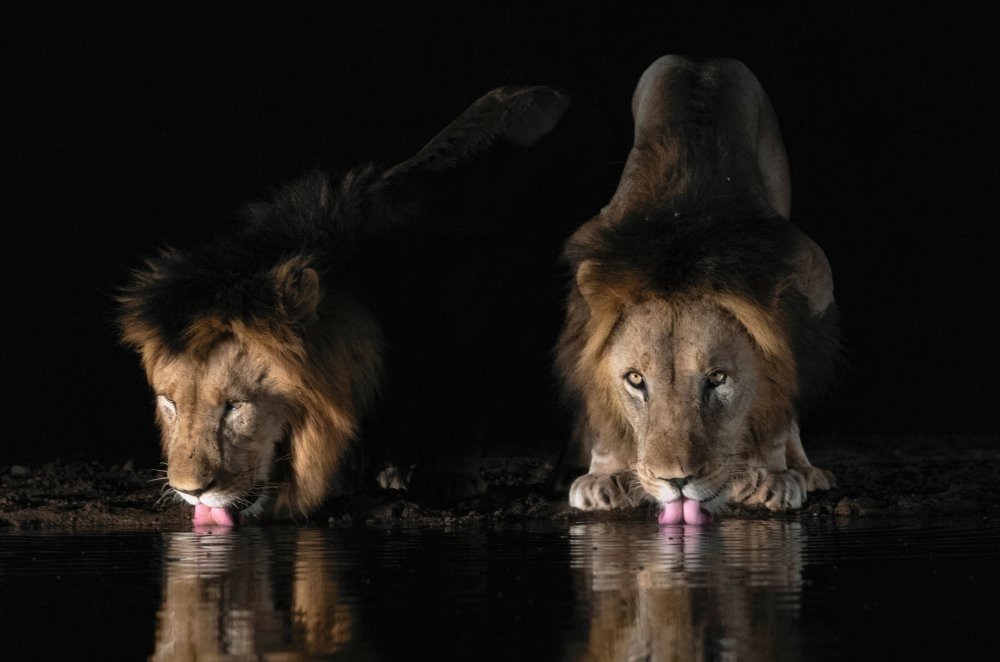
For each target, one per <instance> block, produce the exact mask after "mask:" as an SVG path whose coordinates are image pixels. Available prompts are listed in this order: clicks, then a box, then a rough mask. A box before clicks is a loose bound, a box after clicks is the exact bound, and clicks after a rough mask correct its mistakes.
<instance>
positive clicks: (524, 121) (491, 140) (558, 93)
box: [384, 86, 570, 179]
mask: <svg viewBox="0 0 1000 662" xmlns="http://www.w3.org/2000/svg"><path fill="white" fill-rule="evenodd" d="M569 105H570V99H569V94H568V93H567V92H565V91H564V90H561V89H559V88H556V87H547V86H535V87H517V86H507V87H498V88H497V89H495V90H492V91H490V92H487V93H486V94H484V95H483V96H481V97H480V98H479V99H478V100H476V102H475V103H473V104H472V105H471V106H469V108H468V109H466V110H465V112H463V113H462V114H461V115H459V116H458V117H457V118H456V119H455V120H453V121H452V122H451V123H450V124H449V125H448V126H446V127H445V128H444V129H442V130H441V132H440V133H438V134H437V135H436V136H434V137H433V138H431V140H430V142H428V143H427V144H426V145H425V146H424V147H423V148H422V149H421V150H420V151H419V152H417V153H416V154H415V155H414V156H412V157H410V158H408V159H407V160H405V161H403V162H402V163H400V164H399V165H397V166H395V167H394V168H391V169H390V170H388V171H387V172H386V173H385V175H384V177H385V178H387V179H388V178H392V177H396V176H398V175H401V174H408V173H411V172H417V171H423V172H437V171H442V170H450V169H452V168H456V167H459V166H462V165H464V164H466V163H468V162H470V161H472V160H474V159H476V158H478V157H480V156H483V155H484V154H486V153H488V152H489V151H490V150H492V149H493V148H495V147H496V146H497V145H500V144H505V145H507V146H509V147H514V148H518V149H528V148H530V147H532V146H534V145H535V144H536V143H537V142H538V141H540V140H541V139H542V138H544V137H545V136H546V135H548V134H549V133H550V132H551V131H552V130H553V129H554V128H555V127H556V125H557V124H559V120H560V119H562V116H563V115H564V114H565V113H566V111H567V109H568V108H569Z"/></svg>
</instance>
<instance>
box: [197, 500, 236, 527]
mask: <svg viewBox="0 0 1000 662" xmlns="http://www.w3.org/2000/svg"><path fill="white" fill-rule="evenodd" d="M194 523H195V526H205V525H210V524H216V525H219V526H235V524H236V519H235V518H234V517H233V514H232V513H231V512H229V511H228V510H226V509H225V508H212V507H211V506H206V505H205V504H203V503H199V504H196V505H195V507H194Z"/></svg>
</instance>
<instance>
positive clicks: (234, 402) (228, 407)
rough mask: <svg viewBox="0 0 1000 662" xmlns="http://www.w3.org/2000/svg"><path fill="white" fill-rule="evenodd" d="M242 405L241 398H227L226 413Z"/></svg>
mask: <svg viewBox="0 0 1000 662" xmlns="http://www.w3.org/2000/svg"><path fill="white" fill-rule="evenodd" d="M242 406H243V400H227V401H226V413H227V414H228V413H229V412H231V411H235V410H237V409H239V408H240V407H242Z"/></svg>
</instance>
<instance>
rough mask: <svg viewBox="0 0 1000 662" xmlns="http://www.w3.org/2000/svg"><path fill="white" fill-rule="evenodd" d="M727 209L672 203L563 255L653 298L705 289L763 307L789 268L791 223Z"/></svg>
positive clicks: (572, 244)
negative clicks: (595, 267) (635, 283)
mask: <svg viewBox="0 0 1000 662" xmlns="http://www.w3.org/2000/svg"><path fill="white" fill-rule="evenodd" d="M730 206H731V205H729V204H727V201H725V200H721V201H719V200H715V201H712V202H710V203H707V204H686V203H685V202H684V201H672V202H671V203H670V204H664V205H661V206H659V207H656V208H650V209H648V210H646V211H644V212H639V213H633V214H630V215H629V216H627V217H625V218H623V219H621V220H620V221H618V222H616V223H614V224H612V225H610V226H603V227H600V228H599V229H598V230H597V231H596V232H594V233H590V234H589V236H587V237H586V238H585V240H584V241H571V242H570V243H569V244H568V245H567V249H566V256H567V258H568V259H569V261H570V263H571V264H573V265H579V264H581V263H583V262H584V261H588V260H589V261H592V262H594V263H595V264H596V265H598V270H597V272H596V273H597V274H599V277H598V278H599V281H604V282H608V283H612V282H621V281H623V280H631V281H636V280H637V281H638V282H641V283H643V285H644V286H645V287H647V288H649V289H648V291H649V292H650V293H653V294H656V295H658V296H661V297H670V296H674V295H678V294H682V293H684V292H699V291H706V290H708V291H715V292H727V293H732V294H737V295H740V296H743V297H747V298H750V299H751V300H753V301H755V302H756V303H759V304H766V303H767V302H769V301H770V300H772V299H773V297H774V296H775V295H776V288H778V287H779V286H780V284H781V283H783V282H785V281H786V280H787V278H788V275H789V273H790V271H791V265H790V264H789V256H790V255H792V253H793V246H794V241H795V235H794V228H793V227H792V226H791V225H790V224H789V223H788V221H787V220H785V219H783V218H781V217H780V216H777V215H776V214H768V213H760V214H752V213H747V212H746V211H745V209H746V206H745V205H744V206H743V207H742V209H741V207H740V206H735V207H733V208H727V207H730Z"/></svg>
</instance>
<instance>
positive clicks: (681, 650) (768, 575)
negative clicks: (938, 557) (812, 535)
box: [570, 520, 802, 660]
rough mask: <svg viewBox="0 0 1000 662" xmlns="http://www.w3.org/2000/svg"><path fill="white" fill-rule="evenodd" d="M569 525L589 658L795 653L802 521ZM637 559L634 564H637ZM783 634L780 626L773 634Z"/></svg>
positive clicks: (781, 655) (755, 656)
mask: <svg viewBox="0 0 1000 662" xmlns="http://www.w3.org/2000/svg"><path fill="white" fill-rule="evenodd" d="M630 525H634V524H633V523H628V522H617V523H616V522H609V523H595V524H586V525H578V526H574V527H573V528H572V529H571V530H570V540H571V550H572V554H573V566H574V567H575V568H578V569H580V570H582V571H583V573H584V575H585V576H587V577H588V578H589V580H590V581H589V590H588V595H587V596H581V598H582V599H581V601H589V602H592V604H593V605H594V606H593V608H592V616H591V622H590V632H589V635H588V638H587V641H586V646H587V650H586V651H584V652H583V654H581V655H578V656H575V657H579V658H582V659H588V660H622V659H651V660H702V659H719V658H722V659H727V658H728V657H730V656H731V657H733V658H734V659H750V660H775V659H783V660H784V659H795V658H796V657H797V647H796V640H795V637H794V636H793V629H792V628H791V627H790V623H789V621H790V620H792V619H794V618H795V617H796V616H797V612H798V594H799V592H800V591H801V589H802V576H801V573H802V564H801V540H800V531H799V525H798V524H797V523H793V522H780V521H748V520H729V521H726V522H723V523H722V524H721V525H720V526H717V527H713V528H711V529H707V530H705V529H699V528H695V527H681V526H677V527H662V528H661V529H660V531H659V535H658V536H657V535H649V536H645V534H644V532H645V531H646V529H645V528H644V529H643V530H642V531H643V533H641V534H639V535H636V534H635V533H634V532H633V533H631V534H630V533H629V532H626V531H622V530H620V529H621V528H622V527H626V526H630ZM636 568H638V570H637V569H636ZM776 633H778V634H776Z"/></svg>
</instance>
